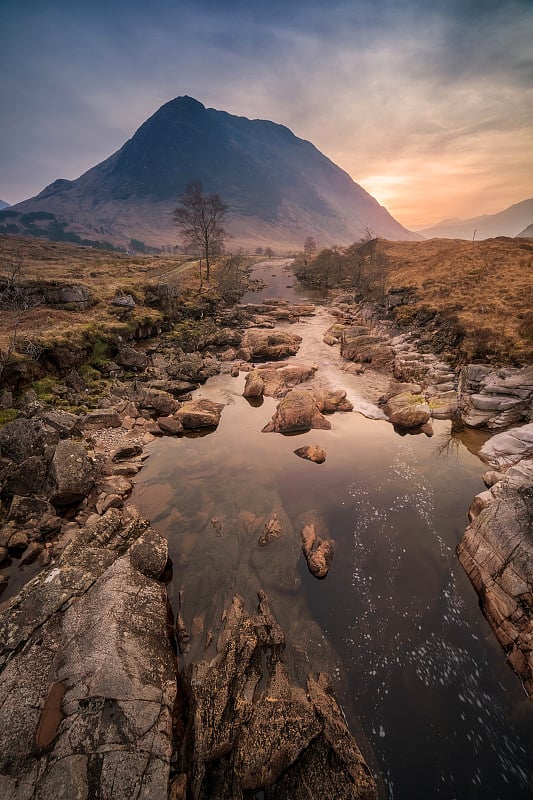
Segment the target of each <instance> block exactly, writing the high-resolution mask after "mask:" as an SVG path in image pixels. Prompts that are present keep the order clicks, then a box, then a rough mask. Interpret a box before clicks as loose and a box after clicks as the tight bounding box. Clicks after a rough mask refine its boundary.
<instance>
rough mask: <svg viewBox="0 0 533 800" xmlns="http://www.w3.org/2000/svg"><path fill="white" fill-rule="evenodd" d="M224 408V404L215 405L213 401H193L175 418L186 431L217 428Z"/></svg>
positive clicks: (181, 409)
mask: <svg viewBox="0 0 533 800" xmlns="http://www.w3.org/2000/svg"><path fill="white" fill-rule="evenodd" d="M223 408H224V405H223V403H214V402H213V401H212V400H207V399H199V400H191V401H190V402H189V403H184V404H183V405H182V406H181V408H180V409H179V411H177V412H176V414H175V415H174V416H175V419H177V420H179V421H180V422H181V424H182V425H183V427H184V428H185V430H195V429H198V428H216V427H217V426H218V423H219V422H220V416H221V414H222V409H223Z"/></svg>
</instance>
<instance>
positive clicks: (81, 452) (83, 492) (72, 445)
mask: <svg viewBox="0 0 533 800" xmlns="http://www.w3.org/2000/svg"><path fill="white" fill-rule="evenodd" d="M50 477H51V485H52V492H51V496H50V502H51V503H52V504H53V505H54V506H56V507H57V506H66V505H70V504H72V503H79V502H80V500H83V498H84V497H86V496H87V495H88V494H89V492H90V490H91V489H92V487H93V485H94V467H93V465H92V463H91V462H90V460H89V458H88V456H87V453H86V452H85V448H84V446H83V445H82V444H81V443H80V442H74V441H72V440H70V439H62V440H61V441H60V442H59V444H58V445H57V447H56V450H55V453H54V457H53V459H52V463H51V465H50Z"/></svg>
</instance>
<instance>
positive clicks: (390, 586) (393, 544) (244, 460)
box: [133, 264, 533, 800]
mask: <svg viewBox="0 0 533 800" xmlns="http://www.w3.org/2000/svg"><path fill="white" fill-rule="evenodd" d="M273 271H275V269H274V267H273V266H272V264H268V266H267V273H266V274H267V279H268V280H271V278H270V273H272V272H273ZM276 274H277V275H278V278H279V280H278V283H277V289H276V291H279V292H280V294H281V296H283V294H285V293H286V292H288V291H290V293H291V295H292V299H301V297H300V295H299V291H300V290H299V289H298V287H297V284H295V286H293V287H292V288H291V289H290V290H287V289H286V284H287V283H290V282H291V281H290V280H287V275H286V273H285V272H284V271H283V268H282V267H280V268H279V269H278V272H277V273H276ZM282 284H283V285H282ZM273 293H275V292H273V290H272V286H270V287H269V288H268V289H265V290H264V294H265V296H272V294H273ZM248 299H250V300H252V301H253V299H255V298H248ZM328 324H329V320H328V318H327V315H326V314H325V312H323V311H322V312H320V313H319V314H318V315H317V317H316V318H314V319H311V320H305V321H302V322H301V323H298V324H297V325H296V326H294V329H295V330H296V332H298V333H299V334H300V335H302V336H304V342H303V344H302V352H301V353H300V354H299V355H298V358H302V360H306V359H312V360H313V361H315V363H317V364H318V365H319V372H318V373H317V380H318V381H323V382H326V383H331V384H332V385H333V386H334V387H335V388H337V387H340V386H343V387H344V388H347V390H348V396H349V397H350V399H351V400H352V402H355V404H356V406H357V402H358V401H360V399H361V398H360V394H359V393H358V384H357V381H358V378H357V376H352V375H346V374H345V373H343V372H342V369H341V364H340V363H339V359H338V355H337V351H336V349H331V348H328V347H327V346H325V345H324V344H323V342H322V333H323V331H324V329H325V327H327V325H328ZM324 326H325V327H324ZM243 385H244V377H243V376H242V375H241V376H240V377H239V378H235V379H233V378H230V377H229V376H227V375H223V376H219V377H217V378H214V379H212V380H210V381H209V382H208V384H206V386H205V387H203V388H202V389H201V390H200V392H199V393H198V394H199V395H203V396H206V397H209V398H210V399H212V400H216V401H222V402H224V403H225V404H226V406H225V408H224V411H223V413H222V419H221V424H220V426H219V428H218V429H217V430H216V431H215V432H214V433H212V434H211V435H209V436H206V437H204V438H199V439H186V438H183V439H164V440H162V441H158V442H155V443H154V444H153V445H152V457H151V458H150V459H149V461H148V463H147V465H146V467H145V469H144V470H143V472H142V473H140V475H139V477H138V481H137V489H136V491H135V494H134V498H133V501H134V502H136V503H137V504H138V505H140V507H141V509H142V511H143V512H144V513H145V514H147V515H148V516H150V517H151V518H152V520H153V522H154V524H155V525H156V526H157V527H158V528H159V529H160V530H162V531H164V532H165V533H166V534H167V535H168V538H169V545H170V550H171V554H172V557H173V560H174V564H175V570H174V578H173V584H172V586H171V593H172V594H173V600H174V605H175V607H177V603H178V598H179V597H181V598H182V607H183V614H184V620H185V622H186V624H187V626H188V628H189V630H190V631H191V633H192V637H191V650H190V652H189V653H188V654H187V657H188V658H195V659H196V658H201V657H203V655H204V654H205V642H206V639H207V638H208V633H209V629H210V626H211V625H212V624H213V620H214V617H215V615H216V614H219V613H220V609H221V608H222V606H223V605H224V603H225V600H226V598H227V597H228V596H229V595H230V594H231V593H233V592H235V591H238V592H240V593H241V594H243V595H244V596H245V597H246V598H248V599H249V600H253V599H254V596H255V591H256V590H257V588H258V587H259V586H263V587H264V588H265V589H266V590H267V592H268V593H269V596H270V599H271V605H272V608H273V610H274V612H275V613H276V615H277V616H278V617H279V619H280V622H281V623H282V625H284V627H285V629H286V633H287V635H288V638H289V640H291V641H292V643H293V645H294V647H293V648H292V651H291V658H292V659H293V668H294V670H295V671H296V672H299V671H301V672H302V674H303V672H305V670H306V669H308V668H318V667H319V666H323V665H324V664H326V666H327V667H328V668H329V669H330V671H331V672H332V673H333V675H337V676H338V677H339V683H338V686H337V690H338V691H339V692H341V693H343V699H344V703H345V707H346V711H347V713H348V715H349V716H350V718H351V719H354V718H355V717H356V716H358V717H359V718H360V719H361V721H362V726H363V729H364V730H365V732H366V734H367V736H368V737H369V738H370V740H371V742H372V745H373V748H374V750H375V752H376V753H377V757H378V762H379V768H380V770H381V773H382V775H384V777H385V781H386V784H387V788H388V794H389V796H390V797H391V798H400V800H404V798H405V800H407V798H409V800H411V798H413V797H415V798H418V797H420V798H432V797H442V798H446V799H448V798H457V800H466V799H467V798H468V799H469V798H480V800H481V798H483V800H485V799H486V798H494V799H496V798H499V799H500V800H507V799H508V800H521V798H526V797H531V787H532V786H533V763H532V757H531V751H532V748H531V745H532V743H533V715H532V709H531V707H530V704H529V701H527V700H526V698H525V696H524V695H523V693H522V691H521V688H520V684H519V681H518V679H517V678H516V677H515V676H514V675H513V674H512V673H511V671H510V670H509V668H508V667H507V665H506V663H505V660H504V656H503V654H502V652H501V650H500V648H499V646H498V645H497V643H496V641H495V639H494V636H493V634H492V632H491V631H490V629H489V626H488V624H487V623H486V622H485V620H484V618H483V617H482V615H481V613H480V610H479V607H478V603H477V597H476V595H475V592H474V590H473V589H472V587H471V586H470V583H469V581H468V579H467V578H466V576H465V575H464V573H463V571H462V569H461V568H460V566H459V565H458V563H457V561H456V558H455V547H456V545H457V543H458V541H459V539H460V537H461V535H462V532H463V530H464V527H465V524H466V509H467V508H468V506H469V503H470V501H471V499H472V497H473V495H474V494H476V493H477V492H478V491H480V490H481V489H482V488H483V485H482V482H481V479H480V476H481V474H482V473H483V471H484V467H483V465H482V464H481V462H480V461H479V460H478V459H477V458H476V457H475V453H476V452H477V450H478V449H479V447H480V446H481V444H482V443H483V441H484V439H485V438H486V437H485V435H483V434H479V432H464V431H456V430H453V428H452V426H451V424H450V423H449V422H436V423H435V426H434V427H435V436H434V437H433V438H432V439H428V438H426V437H424V436H419V437H405V438H402V437H399V436H398V435H396V434H395V432H394V430H393V429H392V426H390V425H389V424H388V423H387V422H385V421H382V420H370V419H366V418H365V417H364V416H362V415H361V414H357V413H352V414H336V415H334V416H332V417H330V420H331V422H332V429H331V430H330V431H311V432H309V433H306V434H303V435H300V436H298V437H297V439H298V442H297V444H298V446H303V445H307V444H318V445H319V446H320V447H322V448H324V449H325V450H326V452H327V461H326V462H325V463H324V464H322V465H320V466H318V465H316V464H312V463H311V462H308V461H305V460H302V459H299V458H297V457H296V456H295V455H294V453H293V450H294V448H295V439H294V438H293V437H291V438H287V437H283V436H280V435H278V434H262V433H261V432H260V431H261V428H262V427H263V425H264V424H265V423H266V422H267V421H268V420H269V419H270V417H271V416H272V413H273V411H274V408H275V401H274V400H272V399H271V398H265V400H264V402H263V404H262V405H261V406H259V407H253V406H252V405H251V404H249V403H248V402H247V401H246V400H244V399H243V398H242V396H241V394H242V389H243ZM377 388H379V387H377ZM311 508H313V509H315V510H316V511H317V512H319V513H320V514H321V516H322V517H323V518H324V519H325V520H326V523H327V525H328V527H329V532H330V535H331V536H332V537H333V538H334V539H335V542H336V554H335V560H334V563H333V567H332V570H331V572H330V575H329V576H328V578H327V579H326V580H325V581H322V582H317V581H315V580H314V579H313V578H312V577H311V576H310V575H309V573H308V571H307V569H306V567H305V563H304V562H303V559H302V557H301V554H300V545H299V519H300V517H301V515H302V514H304V513H305V512H307V511H309V510H310V509H311ZM273 513H276V514H277V515H278V518H279V520H280V521H281V523H282V527H283V528H284V530H285V536H284V537H283V538H282V539H281V540H280V541H277V542H273V543H272V544H271V545H269V546H268V547H266V548H260V547H258V544H257V541H258V538H259V535H260V532H261V530H262V529H263V527H264V524H265V522H266V521H268V519H269V518H270V516H271V515H272V514H273ZM324 632H326V637H325V638H324ZM339 659H340V660H339ZM342 676H344V678H345V680H344V682H343V683H341V682H340V678H341V677H342Z"/></svg>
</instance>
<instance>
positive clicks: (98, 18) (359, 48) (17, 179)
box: [0, 0, 533, 229]
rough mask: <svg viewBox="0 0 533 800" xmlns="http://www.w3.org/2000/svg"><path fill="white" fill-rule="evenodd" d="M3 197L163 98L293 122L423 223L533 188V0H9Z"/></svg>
mask: <svg viewBox="0 0 533 800" xmlns="http://www.w3.org/2000/svg"><path fill="white" fill-rule="evenodd" d="M0 75H1V80H0V108H1V109H2V120H1V124H0V198H1V199H2V200H5V201H7V202H10V203H15V202H19V201H20V200H23V199H26V198H28V197H31V196H33V195H35V194H37V193H38V192H39V191H40V190H41V189H42V188H43V187H44V186H45V185H47V184H49V183H51V182H52V181H53V180H55V179H56V178H68V179H74V178H76V177H78V176H79V175H80V174H82V173H83V172H85V171H86V170H87V169H89V168H90V167H92V166H94V165H95V164H96V163H99V162H100V161H102V160H104V159H105V158H107V157H108V156H109V155H111V153H113V152H115V151H116V150H117V149H118V148H119V147H120V146H121V145H122V144H123V143H124V142H125V141H126V140H127V139H128V138H130V137H131V136H132V135H133V133H134V132H135V130H136V129H137V128H138V127H139V126H140V125H141V124H142V122H144V120H145V119H147V118H148V117H149V116H151V114H153V113H154V112H155V111H156V110H157V108H159V107H160V106H161V105H162V104H163V103H165V102H167V101H168V100H171V99H172V98H174V97H177V96H179V95H185V94H188V95H190V96H192V97H195V98H196V99H198V100H200V101H201V102H202V103H203V104H204V105H206V106H207V107H212V108H218V109H223V110H225V111H228V112H230V113H233V114H238V115H241V116H246V117H250V118H262V119H271V120H273V121H274V122H278V123H282V124H284V125H287V126H288V127H289V128H290V129H291V130H292V131H293V132H294V133H295V134H296V135H297V136H300V137H301V138H303V139H308V140H309V141H311V142H313V144H315V145H316V146H317V147H318V148H319V150H321V151H322V152H323V153H324V154H325V155H327V156H328V157H329V158H330V159H331V160H332V161H334V162H335V163H336V164H338V165H339V166H340V167H342V168H343V169H345V170H346V171H347V172H348V173H349V174H350V175H351V176H352V178H353V179H354V180H355V181H356V182H357V183H359V184H361V185H362V186H363V187H364V188H365V189H366V190H367V191H369V192H370V193H371V194H372V195H374V197H376V198H377V200H379V202H380V203H382V204H383V205H385V206H386V207H387V208H388V209H389V211H390V212H391V213H392V214H393V216H395V217H396V218H397V219H398V220H399V221H400V222H401V223H402V224H404V225H406V226H407V227H410V228H412V229H420V228H423V227H425V226H429V225H432V224H434V223H436V222H438V221H440V220H442V219H446V218H455V217H457V218H465V217H471V216H477V215H479V214H483V213H494V212H497V211H500V210H502V209H504V208H506V207H507V206H509V205H512V204H513V203H516V202H519V201H521V200H524V199H526V198H529V197H532V196H533V0H498V2H496V1H495V0H329V1H328V2H326V0H321V2H317V1H316V0H285V2H281V1H280V0H270V1H268V0H246V1H245V0H227V1H226V2H225V0H185V1H184V2H182V0H152V1H151V2H147V0H143V2H141V1H140V0H107V1H106V2H103V0H92V2H85V1H84V0H81V1H80V2H78V1H77V0H68V2H67V0H24V2H21V0H0Z"/></svg>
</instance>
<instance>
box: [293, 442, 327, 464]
mask: <svg viewBox="0 0 533 800" xmlns="http://www.w3.org/2000/svg"><path fill="white" fill-rule="evenodd" d="M294 453H295V455H297V456H299V457H300V458H305V459H307V461H313V462H314V463H315V464H323V463H324V461H325V460H326V451H325V450H322V448H321V447H320V445H318V444H309V445H307V446H306V447H299V448H298V449H297V450H295V451H294Z"/></svg>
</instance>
